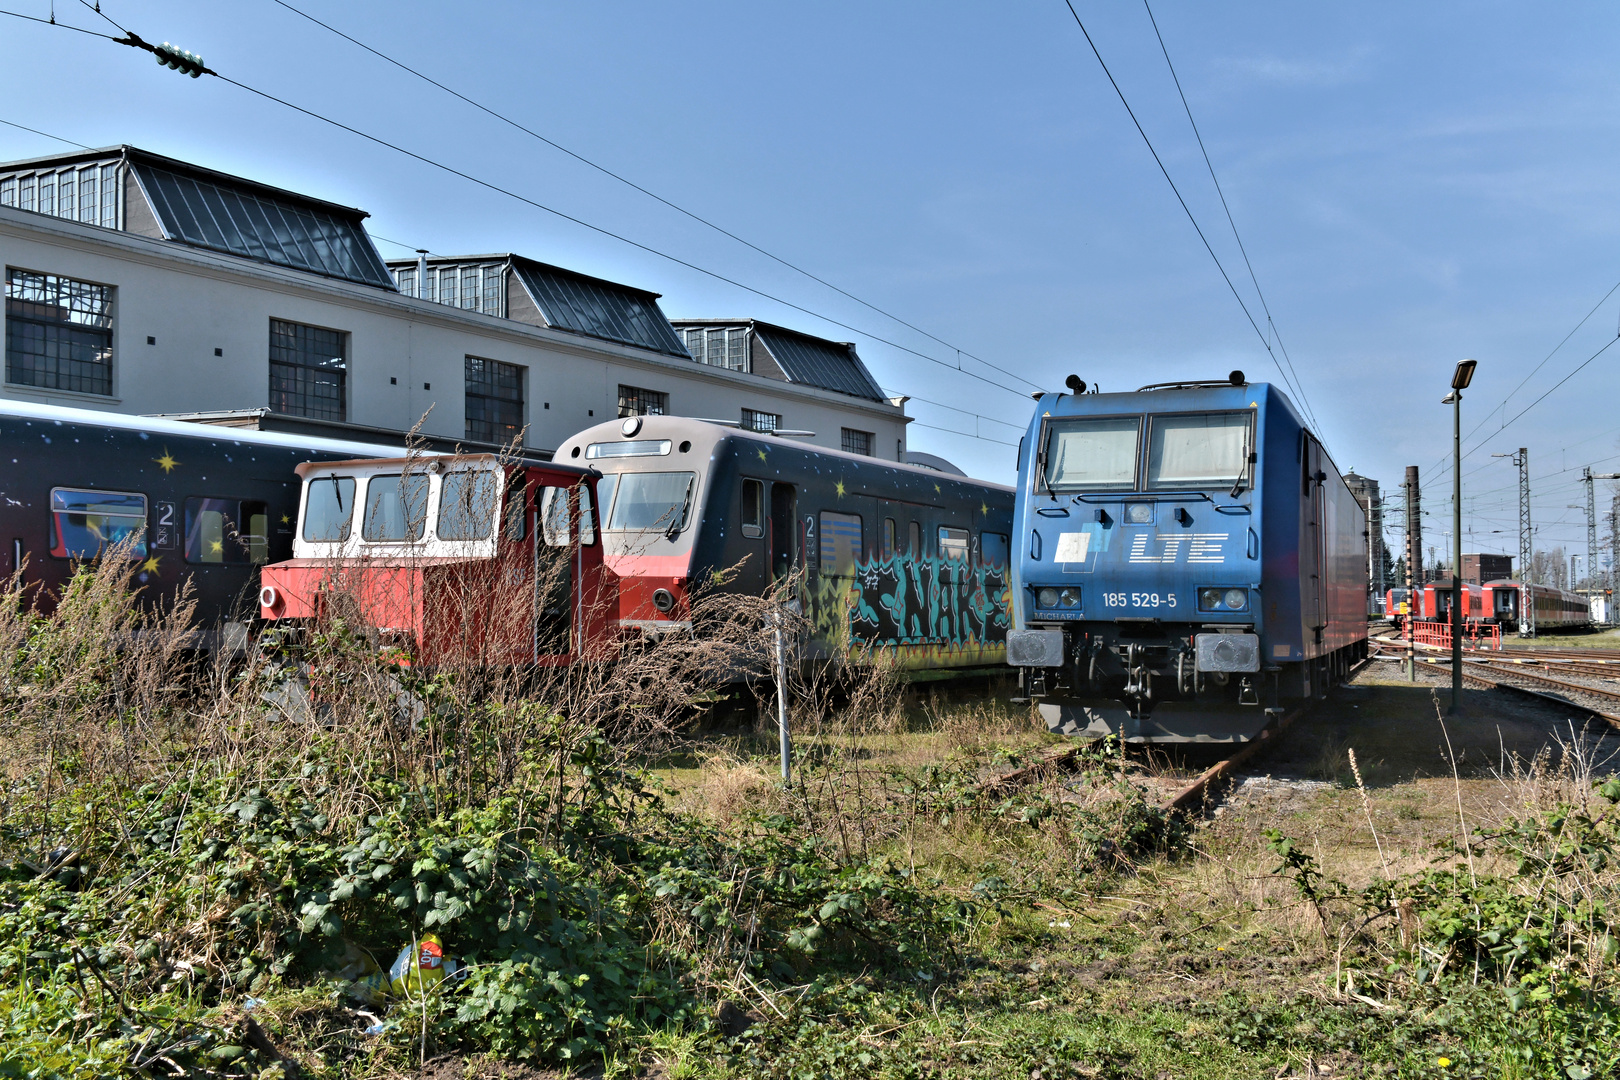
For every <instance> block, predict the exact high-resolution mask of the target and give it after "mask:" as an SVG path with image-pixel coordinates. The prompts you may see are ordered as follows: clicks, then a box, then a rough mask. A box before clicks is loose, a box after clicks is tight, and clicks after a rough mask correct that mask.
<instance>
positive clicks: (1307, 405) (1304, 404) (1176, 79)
mask: <svg viewBox="0 0 1620 1080" xmlns="http://www.w3.org/2000/svg"><path fill="white" fill-rule="evenodd" d="M277 2H278V3H279V2H280V0H277ZM1142 7H1143V8H1145V9H1146V10H1147V17H1148V22H1150V23H1152V24H1153V36H1154V37H1156V38H1158V39H1159V51H1160V52H1161V53H1163V54H1164V65H1165V67H1167V68H1169V69H1170V81H1171V82H1173V83H1175V84H1176V95H1177V96H1178V97H1180V98H1181V107H1182V109H1183V110H1184V111H1185V112H1186V113H1187V123H1188V124H1189V125H1190V126H1191V127H1192V132H1193V138H1194V139H1196V140H1198V152H1199V153H1200V154H1202V155H1204V165H1205V167H1206V168H1208V169H1209V179H1210V182H1211V183H1213V184H1214V185H1215V194H1216V195H1218V196H1219V197H1220V200H1221V209H1222V210H1223V211H1225V213H1226V223H1227V224H1228V225H1230V226H1231V227H1232V239H1233V240H1236V241H1237V246H1238V252H1239V253H1240V254H1241V255H1242V256H1243V265H1244V267H1245V268H1246V269H1247V270H1248V271H1249V280H1250V281H1251V282H1253V283H1254V294H1255V295H1256V296H1257V297H1259V298H1260V310H1262V311H1264V312H1265V313H1266V325H1267V326H1268V327H1270V328H1271V334H1272V336H1273V337H1275V338H1276V339H1277V348H1279V349H1281V350H1282V354H1283V360H1284V361H1285V362H1286V363H1287V364H1288V372H1289V374H1290V375H1292V376H1293V377H1294V385H1295V386H1296V387H1298V388H1299V399H1300V400H1299V404H1300V407H1301V408H1303V409H1304V410H1305V415H1306V417H1308V418H1309V419H1310V422H1311V426H1312V427H1314V428H1316V429H1317V430H1318V431H1321V429H1322V425H1321V424H1320V423H1318V422H1317V419H1316V413H1315V411H1314V410H1313V409H1312V408H1311V402H1310V398H1309V397H1308V396H1307V395H1306V393H1305V383H1304V381H1303V380H1302V379H1300V377H1299V372H1298V371H1297V370H1296V369H1295V368H1294V358H1293V357H1292V356H1289V355H1288V346H1286V345H1284V344H1283V340H1282V332H1281V331H1279V330H1278V329H1277V321H1276V320H1275V319H1273V318H1272V317H1271V305H1270V304H1268V303H1266V294H1265V291H1264V290H1263V289H1261V288H1260V278H1259V276H1258V275H1256V274H1255V272H1254V264H1253V263H1252V262H1250V261H1249V249H1248V248H1247V247H1246V246H1245V245H1244V243H1243V237H1242V236H1240V235H1238V227H1237V221H1236V220H1235V219H1234V218H1233V217H1232V208H1231V207H1230V206H1228V205H1227V202H1226V192H1225V190H1223V189H1222V188H1221V180H1220V177H1218V176H1216V175H1215V163H1214V162H1213V161H1211V160H1210V158H1209V148H1208V147H1206V146H1205V145H1204V136H1203V133H1202V132H1200V131H1199V130H1198V121H1196V120H1194V119H1193V114H1192V106H1191V105H1190V104H1188V102H1187V92H1186V91H1185V90H1183V89H1182V88H1181V77H1180V76H1179V75H1177V74H1176V65H1175V63H1174V62H1173V61H1171V59H1170V49H1169V47H1168V46H1166V45H1165V43H1164V34H1162V33H1160V31H1159V20H1158V19H1155V18H1154V17H1153V6H1152V4H1150V3H1149V2H1148V0H1142Z"/></svg>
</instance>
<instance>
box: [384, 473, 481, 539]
mask: <svg viewBox="0 0 1620 1080" xmlns="http://www.w3.org/2000/svg"><path fill="white" fill-rule="evenodd" d="M381 479H383V478H382V477H380V476H379V477H375V478H374V479H373V480H372V481H371V483H372V486H373V487H375V486H376V483H377V481H378V480H381ZM422 481H423V483H424V484H426V482H427V477H425V476H424V477H422ZM423 490H424V492H425V491H426V489H425V488H424V489H423ZM495 498H496V496H495V473H494V472H493V471H491V470H489V469H462V470H461V471H459V472H452V473H445V474H444V484H443V485H442V486H441V487H440V489H439V523H438V525H437V526H436V531H437V532H438V534H439V539H440V540H488V539H489V530H490V526H491V525H492V524H494V521H495ZM423 502H424V503H425V502H426V498H425V495H424V499H423ZM423 509H424V510H426V509H427V508H426V506H425V505H424V506H423ZM366 516H367V518H368V519H369V518H370V516H371V513H370V511H369V510H368V511H367V513H366ZM421 535H422V527H421V526H420V525H418V526H417V528H416V535H415V536H413V537H411V539H413V540H414V539H416V538H417V537H419V536H421ZM366 539H367V540H370V539H373V538H372V536H371V535H370V534H369V533H368V534H367V535H366ZM393 539H399V538H398V537H394V538H393Z"/></svg>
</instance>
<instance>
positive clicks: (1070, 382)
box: [1063, 375, 1086, 394]
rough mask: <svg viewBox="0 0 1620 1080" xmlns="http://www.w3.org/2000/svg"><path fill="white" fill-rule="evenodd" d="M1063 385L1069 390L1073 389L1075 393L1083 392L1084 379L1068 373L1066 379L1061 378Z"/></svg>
mask: <svg viewBox="0 0 1620 1080" xmlns="http://www.w3.org/2000/svg"><path fill="white" fill-rule="evenodd" d="M1063 385H1064V386H1067V387H1068V388H1069V389H1070V390H1073V391H1074V392H1075V393H1076V394H1083V393H1085V392H1086V380H1084V379H1082V378H1081V377H1080V376H1078V375H1070V376H1069V377H1068V378H1067V379H1064V380H1063Z"/></svg>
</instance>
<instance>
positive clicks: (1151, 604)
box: [1102, 592, 1180, 611]
mask: <svg viewBox="0 0 1620 1080" xmlns="http://www.w3.org/2000/svg"><path fill="white" fill-rule="evenodd" d="M1102 604H1103V607H1104V608H1105V609H1107V610H1109V611H1178V610H1180V607H1179V605H1178V604H1177V603H1176V594H1175V593H1173V592H1105V593H1103V594H1102Z"/></svg>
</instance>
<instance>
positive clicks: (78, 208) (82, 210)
mask: <svg viewBox="0 0 1620 1080" xmlns="http://www.w3.org/2000/svg"><path fill="white" fill-rule="evenodd" d="M118 196H119V167H118V165H117V164H115V163H108V164H106V165H87V166H85V167H84V168H82V169H81V168H77V167H73V168H68V169H62V170H60V171H51V172H42V173H22V174H18V173H13V174H11V175H9V176H3V177H0V206H15V207H16V208H17V209H19V210H34V211H37V212H38V213H41V214H50V215H51V216H53V217H65V218H72V219H74V220H78V221H83V222H85V223H86V224H89V225H101V226H103V227H104V228H108V229H116V228H118V208H119V202H120V200H119V197H118Z"/></svg>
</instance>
